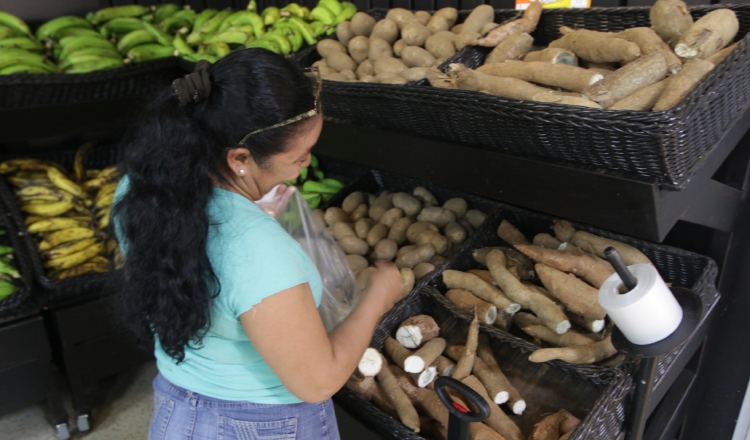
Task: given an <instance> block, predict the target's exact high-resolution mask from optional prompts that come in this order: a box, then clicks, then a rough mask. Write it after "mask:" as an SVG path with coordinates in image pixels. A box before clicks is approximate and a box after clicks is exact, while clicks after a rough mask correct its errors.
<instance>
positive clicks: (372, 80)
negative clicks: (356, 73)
mask: <svg viewBox="0 0 750 440" xmlns="http://www.w3.org/2000/svg"><path fill="white" fill-rule="evenodd" d="M359 82H363V83H376V82H378V80H377V79H376V78H375V77H374V76H372V75H364V76H361V77H359Z"/></svg>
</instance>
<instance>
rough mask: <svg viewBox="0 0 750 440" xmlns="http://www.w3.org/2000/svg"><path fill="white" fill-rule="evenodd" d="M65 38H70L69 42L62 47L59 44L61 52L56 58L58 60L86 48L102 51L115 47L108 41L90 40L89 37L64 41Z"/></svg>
mask: <svg viewBox="0 0 750 440" xmlns="http://www.w3.org/2000/svg"><path fill="white" fill-rule="evenodd" d="M67 38H71V40H68V41H67V42H66V43H65V44H64V45H62V44H61V46H60V47H61V51H60V53H59V56H58V58H59V59H64V58H66V57H67V56H68V55H70V54H71V53H73V52H76V51H78V50H81V49H85V48H88V47H99V48H102V49H109V48H113V47H115V46H114V45H113V44H112V43H111V42H110V41H109V40H104V39H98V38H92V37H89V36H83V37H66V38H65V39H67Z"/></svg>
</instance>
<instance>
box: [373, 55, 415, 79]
mask: <svg viewBox="0 0 750 440" xmlns="http://www.w3.org/2000/svg"><path fill="white" fill-rule="evenodd" d="M408 68H409V67H408V66H407V65H406V64H404V62H403V61H401V60H399V59H398V58H382V59H379V60H377V61H375V63H374V68H373V70H374V71H375V76H376V77H377V76H378V75H384V74H390V75H392V76H398V75H400V74H401V73H403V72H404V71H406V69H408Z"/></svg>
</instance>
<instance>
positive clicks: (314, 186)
mask: <svg viewBox="0 0 750 440" xmlns="http://www.w3.org/2000/svg"><path fill="white" fill-rule="evenodd" d="M340 190H341V188H338V187H335V186H329V185H326V184H324V183H322V182H315V181H314V180H308V181H306V182H305V183H303V184H302V191H304V192H307V193H318V194H321V193H326V194H336V193H337V192H339V191H340Z"/></svg>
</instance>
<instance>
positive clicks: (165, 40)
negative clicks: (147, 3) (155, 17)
mask: <svg viewBox="0 0 750 440" xmlns="http://www.w3.org/2000/svg"><path fill="white" fill-rule="evenodd" d="M143 26H144V27H145V28H146V31H147V32H148V33H149V34H150V35H151V37H153V38H154V40H156V42H157V43H159V44H161V45H162V46H171V45H172V40H173V39H174V38H173V37H172V36H171V35H169V34H167V33H166V32H164V31H163V30H161V29H159V28H157V27H156V26H154V25H153V24H151V23H148V22H145V21H144V22H143Z"/></svg>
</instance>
